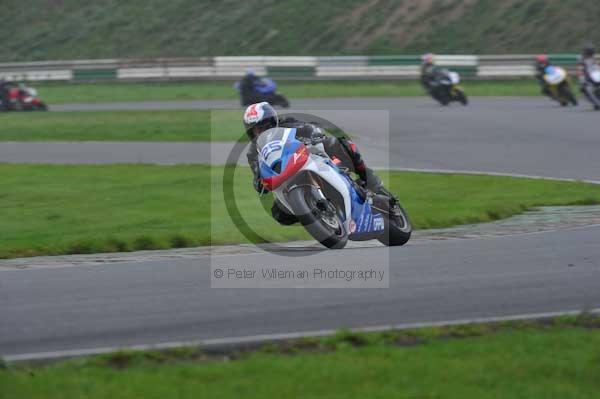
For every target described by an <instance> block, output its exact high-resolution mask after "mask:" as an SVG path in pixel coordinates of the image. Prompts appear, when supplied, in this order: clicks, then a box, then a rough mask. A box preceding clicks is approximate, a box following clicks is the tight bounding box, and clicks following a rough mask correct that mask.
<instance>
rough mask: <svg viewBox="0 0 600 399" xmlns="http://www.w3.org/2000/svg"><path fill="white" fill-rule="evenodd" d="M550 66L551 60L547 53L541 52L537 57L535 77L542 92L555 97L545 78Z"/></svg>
mask: <svg viewBox="0 0 600 399" xmlns="http://www.w3.org/2000/svg"><path fill="white" fill-rule="evenodd" d="M549 66H550V61H549V60H548V56H547V55H546V54H540V55H538V56H537V57H535V70H536V73H535V78H536V79H537V81H538V83H539V84H540V87H541V89H542V94H543V95H545V96H548V97H550V98H552V99H553V98H554V96H553V95H552V92H551V91H550V88H549V87H548V84H547V83H546V80H545V79H544V74H545V73H546V68H547V67H549Z"/></svg>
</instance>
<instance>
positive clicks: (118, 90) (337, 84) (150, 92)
mask: <svg viewBox="0 0 600 399" xmlns="http://www.w3.org/2000/svg"><path fill="white" fill-rule="evenodd" d="M232 85H233V82H229V81H226V82H220V81H216V82H215V81H206V82H172V83H164V82H163V83H96V84H90V83H87V84H85V83H82V84H56V83H46V84H40V85H38V88H39V91H40V95H41V96H42V98H43V99H44V101H46V102H47V103H48V104H50V106H52V104H64V103H101V102H120V101H125V102H126V101H136V102H137V101H186V100H237V99H238V98H239V97H238V94H237V92H236V91H235V90H234V89H233V87H232ZM463 86H464V87H465V90H466V91H467V94H469V95H470V96H537V95H540V90H539V87H538V85H537V83H536V82H535V81H533V80H509V81H465V82H463ZM279 91H280V92H281V93H283V94H284V95H285V96H287V97H288V98H289V99H290V100H291V101H292V103H293V101H294V99H297V98H326V97H407V96H408V97H413V96H423V95H424V91H423V88H422V87H421V86H420V84H419V83H418V82H416V81H312V82H311V81H305V82H293V81H291V82H290V81H281V82H279Z"/></svg>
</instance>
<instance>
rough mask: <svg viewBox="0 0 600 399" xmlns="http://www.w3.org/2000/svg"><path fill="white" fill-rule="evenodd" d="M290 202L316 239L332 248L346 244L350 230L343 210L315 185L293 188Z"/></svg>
mask: <svg viewBox="0 0 600 399" xmlns="http://www.w3.org/2000/svg"><path fill="white" fill-rule="evenodd" d="M288 202H289V204H290V206H291V208H292V211H293V212H294V214H295V215H296V217H298V220H300V223H301V224H302V226H304V228H305V229H306V231H307V232H308V234H310V235H311V236H312V237H313V238H314V239H315V240H317V241H318V242H319V243H321V244H322V245H323V246H325V247H327V248H330V249H341V248H344V247H345V246H346V244H347V243H348V232H347V231H346V228H345V226H344V222H343V218H342V216H341V212H340V211H339V210H338V209H337V207H336V206H335V204H333V203H332V202H331V201H329V200H328V199H327V198H323V197H322V196H321V195H319V192H318V190H317V189H316V188H315V187H313V186H309V185H302V186H297V187H295V188H293V189H292V190H290V192H289V196H288Z"/></svg>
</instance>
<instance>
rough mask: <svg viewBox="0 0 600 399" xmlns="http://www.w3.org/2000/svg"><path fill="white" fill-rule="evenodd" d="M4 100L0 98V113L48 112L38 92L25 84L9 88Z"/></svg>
mask: <svg viewBox="0 0 600 399" xmlns="http://www.w3.org/2000/svg"><path fill="white" fill-rule="evenodd" d="M6 90H7V91H8V94H7V95H6V97H5V98H2V97H0V111H48V106H47V105H46V104H45V103H44V102H43V101H42V100H40V97H39V95H38V92H37V90H36V89H34V88H33V87H29V86H27V85H25V84H20V85H18V86H10V87H8V88H7V89H6Z"/></svg>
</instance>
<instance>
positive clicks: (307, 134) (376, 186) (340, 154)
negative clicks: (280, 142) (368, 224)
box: [244, 102, 398, 225]
mask: <svg viewBox="0 0 600 399" xmlns="http://www.w3.org/2000/svg"><path fill="white" fill-rule="evenodd" d="M275 127H285V128H296V137H297V138H300V139H305V140H307V142H310V143H311V144H319V143H322V144H323V148H324V149H325V152H326V153H327V155H329V157H330V158H332V159H333V160H334V161H335V160H336V159H337V161H341V162H342V165H343V166H345V167H348V169H349V170H350V171H351V172H354V173H356V174H357V175H358V176H359V179H360V180H359V185H361V186H365V187H367V188H368V189H369V190H371V191H373V192H375V193H378V194H382V195H385V196H387V197H389V198H390V201H391V204H392V206H394V205H395V204H397V203H398V201H397V199H396V198H395V197H394V196H393V195H392V194H391V193H390V192H389V191H387V190H386V189H385V187H384V186H383V183H382V182H381V179H379V177H378V176H377V175H375V173H374V172H373V170H372V169H370V168H368V167H367V166H366V165H365V162H364V160H363V158H362V156H361V154H360V152H359V151H358V148H357V147H356V144H354V143H353V142H352V141H350V140H348V139H346V138H343V137H342V138H336V137H334V136H332V135H329V134H326V133H325V132H324V131H323V130H322V129H321V128H320V127H318V126H316V125H314V124H312V123H305V122H301V121H299V120H296V119H293V118H289V117H288V118H282V119H280V118H279V117H278V116H277V112H276V111H275V109H274V108H273V107H272V106H271V105H270V104H269V103H267V102H262V103H258V104H252V105H250V106H249V107H248V108H247V109H246V111H245V112H244V128H245V129H246V134H247V135H248V137H249V138H250V148H249V149H248V153H247V157H248V164H250V168H251V169H252V173H253V174H254V189H255V190H256V191H258V192H259V193H260V192H264V191H265V188H264V187H263V185H262V183H261V176H260V167H259V161H258V149H257V146H256V140H257V138H258V136H260V134H261V133H263V132H265V131H267V130H269V129H272V128H275ZM344 161H347V162H344ZM348 162H349V163H351V165H346V163H348ZM271 214H272V215H273V218H274V219H275V220H277V221H278V222H279V223H280V224H282V225H291V224H294V223H296V222H297V221H298V219H297V218H296V217H295V216H293V215H290V214H289V213H287V212H286V211H285V210H284V208H283V207H282V206H281V205H279V202H278V201H275V203H274V204H273V207H272V208H271Z"/></svg>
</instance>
